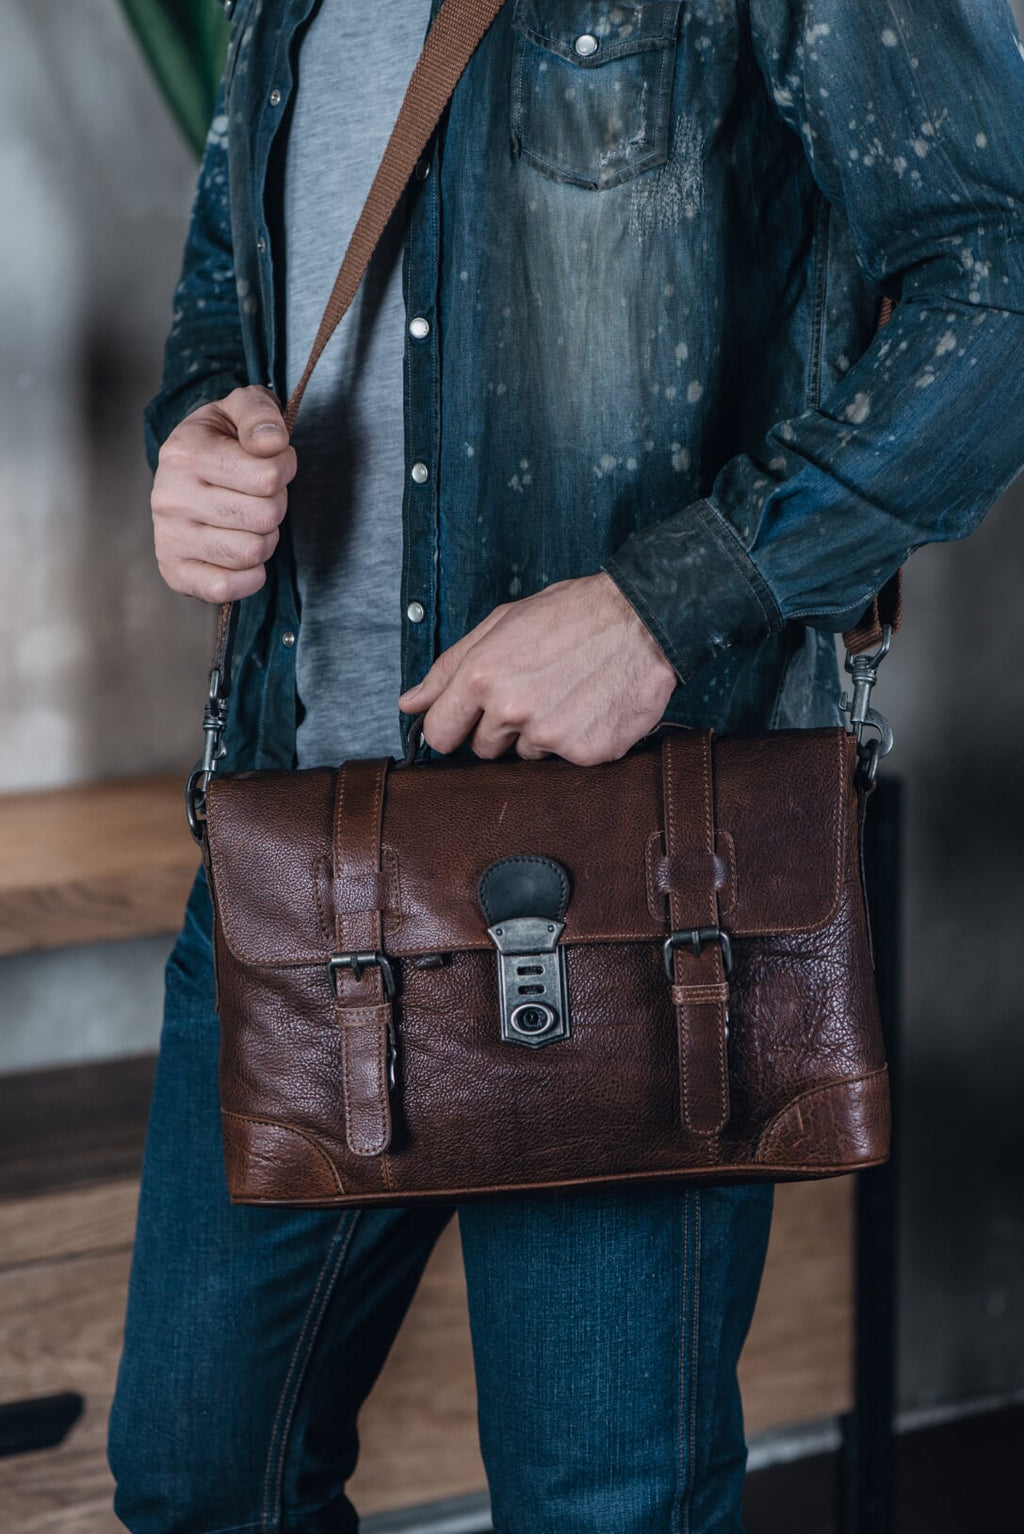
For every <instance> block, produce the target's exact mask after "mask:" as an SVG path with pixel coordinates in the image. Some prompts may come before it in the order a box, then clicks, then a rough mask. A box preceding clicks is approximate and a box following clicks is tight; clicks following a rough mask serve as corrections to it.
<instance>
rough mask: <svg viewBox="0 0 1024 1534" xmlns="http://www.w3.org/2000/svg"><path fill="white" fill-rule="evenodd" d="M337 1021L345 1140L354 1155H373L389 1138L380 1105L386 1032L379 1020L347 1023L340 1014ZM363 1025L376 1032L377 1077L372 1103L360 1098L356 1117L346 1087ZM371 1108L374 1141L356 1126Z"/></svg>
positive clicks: (341, 1009) (381, 1148)
mask: <svg viewBox="0 0 1024 1534" xmlns="http://www.w3.org/2000/svg"><path fill="white" fill-rule="evenodd" d="M343 1010H344V1009H343V1008H339V1012H340V1011H343ZM361 1010H364V1011H368V1010H369V1008H363V1009H361ZM339 1024H340V1031H341V1054H342V1070H341V1090H342V1095H343V1097H344V1102H345V1140H346V1142H347V1144H348V1148H349V1150H351V1151H352V1152H354V1154H355V1155H357V1156H375V1155H379V1154H380V1152H381V1151H382V1150H384V1149H385V1148H386V1146H387V1140H388V1134H387V1119H386V1117H385V1112H384V1109H383V1107H382V1101H383V1091H384V1033H385V1030H384V1029H383V1028H382V1027H381V1026H380V1024H379V1023H377V1024H376V1025H375V1024H374V1023H373V1022H366V1023H346V1022H345V1021H344V1019H342V1018H339ZM366 1028H374V1031H375V1034H376V1038H375V1041H374V1042H375V1043H376V1045H377V1058H376V1061H375V1065H376V1071H377V1080H376V1083H375V1086H376V1091H377V1095H376V1097H375V1098H374V1100H373V1102H372V1103H367V1102H361V1103H360V1105H359V1107H360V1114H359V1115H358V1117H357V1115H356V1114H355V1113H354V1112H353V1109H352V1095H351V1092H350V1090H349V1081H350V1079H351V1076H352V1054H351V1051H352V1049H353V1048H354V1040H355V1038H356V1034H357V1031H358V1032H359V1033H361V1032H362V1031H363V1030H365V1029H366ZM364 1109H365V1110H369V1111H367V1112H366V1114H365V1115H364V1113H363V1111H362V1110H364ZM373 1109H376V1110H377V1139H376V1140H375V1141H374V1140H371V1139H368V1138H366V1137H365V1136H362V1135H360V1134H359V1133H358V1126H359V1124H360V1123H362V1122H363V1119H364V1117H366V1118H368V1117H370V1113H371V1112H372V1110H373Z"/></svg>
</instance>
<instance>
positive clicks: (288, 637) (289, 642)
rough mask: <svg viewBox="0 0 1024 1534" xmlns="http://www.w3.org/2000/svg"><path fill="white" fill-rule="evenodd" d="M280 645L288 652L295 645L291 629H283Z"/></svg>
mask: <svg viewBox="0 0 1024 1534" xmlns="http://www.w3.org/2000/svg"><path fill="white" fill-rule="evenodd" d="M281 643H282V644H283V645H284V647H285V649H286V650H290V649H291V648H292V646H293V645H294V643H295V635H294V634H293V633H292V631H291V629H285V631H284V633H283V634H282V635H281Z"/></svg>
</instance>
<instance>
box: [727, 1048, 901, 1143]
mask: <svg viewBox="0 0 1024 1534" xmlns="http://www.w3.org/2000/svg"><path fill="white" fill-rule="evenodd" d="M888 1074H889V1068H888V1066H885V1065H882V1066H879V1068H878V1070H876V1071H868V1073H867V1075H865V1076H844V1077H841V1078H840V1079H839V1080H838V1081H827V1082H825V1084H824V1085H823V1086H820V1087H809V1088H808V1089H807V1091H806V1092H801V1093H800V1095H799V1097H794V1098H793V1099H792V1100H791V1101H790V1102H788V1103H786V1104H785V1106H784V1107H782V1108H780V1109H779V1111H778V1113H776V1114H775V1115H774V1116H773V1117H772V1118H771V1120H770V1121H769V1123H768V1124H767V1126H766V1127H765V1128H764V1129H763V1130H762V1131H761V1134H760V1136H759V1138H758V1142H757V1149H756V1151H755V1152H754V1155H755V1158H756V1159H757V1160H758V1161H762V1160H764V1159H765V1157H766V1156H767V1154H768V1152H769V1151H770V1149H771V1147H772V1144H773V1143H774V1140H775V1138H776V1137H777V1136H778V1133H779V1131H780V1130H781V1129H782V1127H783V1125H784V1123H785V1121H786V1119H787V1117H788V1116H789V1114H790V1113H792V1111H793V1109H794V1108H799V1107H801V1106H802V1105H803V1104H804V1103H807V1102H810V1101H811V1099H812V1098H815V1097H823V1096H824V1095H825V1094H826V1093H827V1092H835V1091H836V1089H837V1088H840V1087H859V1086H866V1085H867V1084H868V1082H871V1081H877V1080H878V1079H879V1078H880V1077H882V1076H888Z"/></svg>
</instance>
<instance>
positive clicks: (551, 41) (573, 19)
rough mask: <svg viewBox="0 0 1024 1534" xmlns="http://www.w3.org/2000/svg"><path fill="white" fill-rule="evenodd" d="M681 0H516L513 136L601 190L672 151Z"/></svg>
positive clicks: (536, 159) (518, 145) (555, 170)
mask: <svg viewBox="0 0 1024 1534" xmlns="http://www.w3.org/2000/svg"><path fill="white" fill-rule="evenodd" d="M681 10H682V0H633V3H629V0H515V9H514V11H513V15H512V26H513V31H514V35H515V44H514V51H513V65H512V143H513V148H514V150H515V152H516V153H518V154H520V155H521V156H522V157H523V159H524V160H528V161H529V162H530V164H531V165H534V166H536V167H537V169H538V170H541V171H543V172H544V173H545V174H546V175H548V176H551V177H553V178H554V179H555V180H556V181H567V182H569V183H571V184H572V185H573V186H583V187H589V188H591V189H593V190H600V189H603V188H605V187H610V186H617V185H618V184H619V182H621V181H626V180H628V179H629V178H630V177H631V176H637V175H639V174H640V172H641V171H645V170H651V169H653V168H654V167H655V166H658V165H663V164H664V163H665V161H666V160H667V158H668V153H669V138H670V127H671V112H672V83H673V77H674V74H675V59H676V36H677V32H678V28H679V13H680V11H681Z"/></svg>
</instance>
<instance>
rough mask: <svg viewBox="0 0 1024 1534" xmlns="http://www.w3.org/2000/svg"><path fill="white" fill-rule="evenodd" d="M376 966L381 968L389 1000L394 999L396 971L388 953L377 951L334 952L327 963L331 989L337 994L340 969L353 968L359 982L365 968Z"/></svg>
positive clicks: (385, 991) (385, 992)
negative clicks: (392, 966)
mask: <svg viewBox="0 0 1024 1534" xmlns="http://www.w3.org/2000/svg"><path fill="white" fill-rule="evenodd" d="M374 968H376V969H379V970H380V974H381V979H382V981H383V982H384V995H385V996H386V998H387V1000H388V1001H393V1000H394V995H395V972H394V970H393V969H392V968H391V960H390V959H389V958H388V956H387V954H385V953H378V952H376V951H370V952H366V953H335V954H332V955H331V957H330V959H329V961H328V964H327V972H328V974H329V975H330V977H331V990H332V991H333V992H334V994H335V996H337V994H338V971H339V969H349V970H351V971H352V974H353V975H354V976H355V979H356V983H357V984H358V982H359V981H360V980H362V978H363V970H364V969H374Z"/></svg>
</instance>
